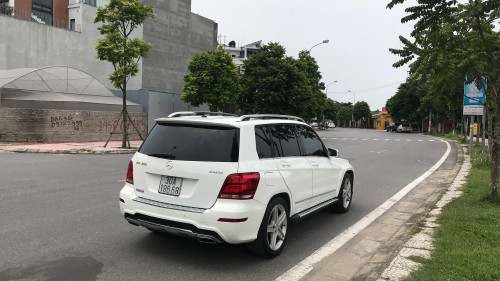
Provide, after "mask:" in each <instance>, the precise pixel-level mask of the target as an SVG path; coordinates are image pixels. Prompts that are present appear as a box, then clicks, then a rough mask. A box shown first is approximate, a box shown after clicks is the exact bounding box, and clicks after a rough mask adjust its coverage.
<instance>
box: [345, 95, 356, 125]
mask: <svg viewBox="0 0 500 281" xmlns="http://www.w3.org/2000/svg"><path fill="white" fill-rule="evenodd" d="M347 91H348V92H349V93H352V94H353V97H354V102H353V103H352V114H351V118H352V122H353V123H355V122H354V105H355V104H356V93H355V92H353V91H351V90H347Z"/></svg>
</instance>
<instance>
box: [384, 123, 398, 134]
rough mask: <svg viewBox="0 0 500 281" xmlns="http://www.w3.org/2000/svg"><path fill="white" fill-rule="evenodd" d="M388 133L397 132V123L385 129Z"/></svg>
mask: <svg viewBox="0 0 500 281" xmlns="http://www.w3.org/2000/svg"><path fill="white" fill-rule="evenodd" d="M385 129H386V130H387V132H396V129H397V126H396V123H391V124H389V125H387V128H385Z"/></svg>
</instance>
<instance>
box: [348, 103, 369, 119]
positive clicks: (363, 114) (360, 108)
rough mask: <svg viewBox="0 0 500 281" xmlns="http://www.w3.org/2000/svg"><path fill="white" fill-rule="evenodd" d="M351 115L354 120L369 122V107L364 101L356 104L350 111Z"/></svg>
mask: <svg viewBox="0 0 500 281" xmlns="http://www.w3.org/2000/svg"><path fill="white" fill-rule="evenodd" d="M352 114H353V115H354V120H363V121H370V120H371V118H372V113H371V111H370V106H369V105H368V103H367V102H366V101H360V102H357V103H356V104H355V105H354V107H353V109H352Z"/></svg>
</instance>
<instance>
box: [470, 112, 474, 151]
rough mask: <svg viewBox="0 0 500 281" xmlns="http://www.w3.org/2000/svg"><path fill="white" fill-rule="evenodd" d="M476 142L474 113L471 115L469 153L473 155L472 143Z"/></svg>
mask: <svg viewBox="0 0 500 281" xmlns="http://www.w3.org/2000/svg"><path fill="white" fill-rule="evenodd" d="M473 142H474V115H471V116H470V133H469V155H472V143H473Z"/></svg>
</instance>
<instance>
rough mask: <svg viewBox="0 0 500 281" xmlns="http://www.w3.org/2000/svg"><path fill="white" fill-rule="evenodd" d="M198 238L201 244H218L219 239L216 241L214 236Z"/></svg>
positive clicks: (200, 236)
mask: <svg viewBox="0 0 500 281" xmlns="http://www.w3.org/2000/svg"><path fill="white" fill-rule="evenodd" d="M197 238H198V241H200V242H201V243H207V244H216V243H218V241H217V239H215V238H214V237H213V236H210V235H198V236H197Z"/></svg>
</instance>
